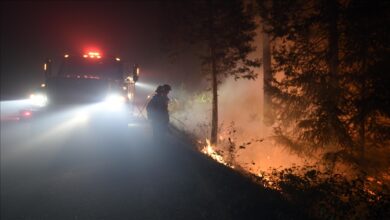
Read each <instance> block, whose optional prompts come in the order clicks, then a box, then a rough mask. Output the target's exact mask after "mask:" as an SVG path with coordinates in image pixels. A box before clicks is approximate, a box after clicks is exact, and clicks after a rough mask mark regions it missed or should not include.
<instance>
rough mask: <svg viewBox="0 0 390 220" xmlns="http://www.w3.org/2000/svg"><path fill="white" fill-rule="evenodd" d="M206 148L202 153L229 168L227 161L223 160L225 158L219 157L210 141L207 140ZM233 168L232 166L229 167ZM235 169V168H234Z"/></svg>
mask: <svg viewBox="0 0 390 220" xmlns="http://www.w3.org/2000/svg"><path fill="white" fill-rule="evenodd" d="M206 144H207V145H206V146H204V147H203V149H202V150H201V151H202V153H204V154H206V155H208V156H209V157H211V158H213V159H214V160H215V161H217V162H218V163H221V164H223V165H225V166H229V165H228V164H227V163H226V161H225V160H224V159H223V157H222V156H221V155H219V154H218V153H217V152H216V151H215V150H214V147H213V146H211V144H210V140H209V139H206ZM229 167H231V166H229ZM232 168H233V167H232Z"/></svg>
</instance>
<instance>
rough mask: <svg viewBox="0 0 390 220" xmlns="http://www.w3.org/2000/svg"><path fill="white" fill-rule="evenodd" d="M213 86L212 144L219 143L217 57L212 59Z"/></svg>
mask: <svg viewBox="0 0 390 220" xmlns="http://www.w3.org/2000/svg"><path fill="white" fill-rule="evenodd" d="M212 75H213V77H212V86H213V109H212V121H211V144H212V145H217V144H218V78H217V70H216V63H215V59H213V60H212Z"/></svg>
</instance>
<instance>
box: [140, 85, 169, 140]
mask: <svg viewBox="0 0 390 220" xmlns="http://www.w3.org/2000/svg"><path fill="white" fill-rule="evenodd" d="M170 91H171V86H170V85H167V84H165V85H162V86H161V85H160V86H158V87H157V89H156V91H155V92H156V93H155V95H154V96H153V97H152V99H151V100H150V101H149V103H148V105H147V106H146V112H147V116H148V120H150V122H151V126H152V129H153V136H154V138H156V139H162V138H164V137H166V134H167V131H168V129H169V128H168V125H169V112H168V102H169V98H168V93H169V92H170Z"/></svg>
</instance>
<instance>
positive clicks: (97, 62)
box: [57, 58, 123, 80]
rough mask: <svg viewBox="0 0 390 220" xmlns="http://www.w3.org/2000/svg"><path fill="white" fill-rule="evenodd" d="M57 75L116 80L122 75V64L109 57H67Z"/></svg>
mask: <svg viewBox="0 0 390 220" xmlns="http://www.w3.org/2000/svg"><path fill="white" fill-rule="evenodd" d="M57 75H58V76H60V77H68V78H95V79H113V80H118V79H121V78H122V77H123V66H122V63H121V62H118V61H116V60H110V59H90V58H67V59H65V60H64V61H63V63H62V65H61V66H60V69H59V72H58V74H57Z"/></svg>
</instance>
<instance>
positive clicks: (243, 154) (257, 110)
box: [171, 75, 303, 173]
mask: <svg viewBox="0 0 390 220" xmlns="http://www.w3.org/2000/svg"><path fill="white" fill-rule="evenodd" d="M259 76H260V75H259ZM218 94H219V96H218V98H219V123H220V131H219V143H220V144H219V145H218V147H217V150H218V151H219V152H220V153H221V154H222V155H223V156H224V157H225V158H229V157H230V160H231V158H233V162H234V163H233V165H235V166H240V167H243V168H245V169H247V170H249V171H251V172H254V173H257V172H258V171H259V170H267V169H268V168H269V167H272V168H280V167H289V166H292V165H294V164H301V163H302V162H303V159H302V158H299V157H298V156H296V155H293V154H291V153H290V152H289V151H288V150H287V149H285V148H284V147H283V146H280V145H277V144H276V143H275V141H274V140H273V138H272V128H270V127H266V126H264V125H263V123H262V122H263V91H262V78H261V77H259V78H258V79H257V80H250V81H249V80H237V81H236V80H234V79H232V78H228V79H226V80H224V81H223V82H222V84H221V85H220V86H219V92H218ZM171 111H172V118H173V119H172V122H173V123H174V124H176V125H177V126H178V127H180V128H183V129H184V130H187V131H188V132H191V133H193V134H195V136H196V138H198V140H199V141H203V142H204V140H205V139H206V138H209V135H210V121H211V120H210V118H211V92H210V91H205V92H200V93H196V94H189V93H186V92H185V91H184V90H180V89H179V91H176V92H175V93H174V94H173V99H172V105H171ZM231 146H234V147H233V148H234V149H232V148H231Z"/></svg>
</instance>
